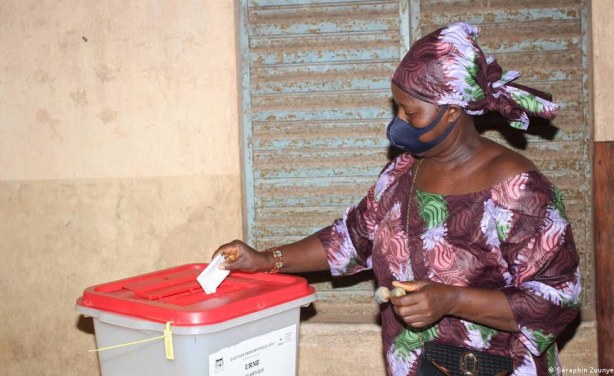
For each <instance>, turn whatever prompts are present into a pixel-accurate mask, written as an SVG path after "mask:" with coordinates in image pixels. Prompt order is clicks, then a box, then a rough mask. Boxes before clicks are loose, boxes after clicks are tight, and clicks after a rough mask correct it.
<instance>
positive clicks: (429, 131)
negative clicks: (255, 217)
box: [217, 23, 580, 376]
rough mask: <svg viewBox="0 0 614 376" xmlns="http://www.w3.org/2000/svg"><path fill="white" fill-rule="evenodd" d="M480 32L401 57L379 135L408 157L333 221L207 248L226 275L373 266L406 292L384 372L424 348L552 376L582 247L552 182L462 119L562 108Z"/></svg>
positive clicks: (404, 368)
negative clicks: (522, 77)
mask: <svg viewBox="0 0 614 376" xmlns="http://www.w3.org/2000/svg"><path fill="white" fill-rule="evenodd" d="M478 32H479V29H478V28H476V27H474V26H472V25H469V24H466V23H455V24H451V25H449V26H447V27H444V28H441V29H439V30H436V31H434V32H433V33H431V34H429V35H427V36H426V37H424V38H422V39H420V40H419V41H417V42H416V43H415V44H414V45H413V46H412V48H411V49H410V51H409V52H408V53H407V55H406V56H405V57H404V58H403V60H402V61H401V63H400V65H399V66H398V67H397V69H396V71H395V72H394V75H393V77H392V95H393V98H394V101H395V103H396V105H397V108H398V109H397V113H396V117H395V119H394V120H393V121H392V122H391V123H390V124H389V126H388V129H387V136H388V138H389V140H390V142H391V143H392V144H393V145H395V146H397V147H398V148H401V149H403V150H405V151H406V153H404V154H402V155H400V156H399V157H397V158H395V159H394V160H393V161H391V162H390V163H389V164H388V165H387V166H386V167H385V168H384V169H383V171H382V172H381V174H380V176H379V178H378V179H377V181H376V183H375V185H374V186H373V187H372V188H371V189H370V190H369V192H368V194H367V195H366V197H365V198H364V199H363V200H362V201H361V202H360V203H359V204H358V205H356V206H353V207H351V208H349V209H348V210H347V212H346V213H345V215H344V217H343V218H342V219H338V220H336V221H335V222H334V223H333V224H332V225H331V226H329V227H326V228H324V229H322V230H320V231H319V232H317V233H316V234H313V235H311V236H308V237H307V238H305V239H303V240H301V241H299V242H296V243H293V244H287V245H283V246H280V247H277V248H273V249H270V250H266V251H265V252H257V251H256V250H254V249H253V248H251V247H249V246H247V245H246V244H244V243H243V242H240V241H233V242H231V243H229V244H225V245H223V246H221V247H220V249H218V251H217V253H219V252H221V253H223V254H224V255H225V257H226V263H225V264H224V265H223V266H222V267H223V268H226V269H229V270H236V269H241V270H247V271H270V272H277V271H279V270H282V271H283V272H287V273H294V272H305V271H316V270H330V271H331V273H332V274H333V275H343V274H352V273H357V272H359V271H361V270H364V269H373V271H374V275H375V278H376V280H377V283H378V284H379V285H380V286H386V287H389V288H392V287H393V286H397V287H402V288H403V289H404V290H405V291H407V292H409V293H408V294H406V295H404V296H401V297H392V298H391V301H390V303H385V304H383V305H382V311H381V315H382V338H383V342H384V349H385V356H386V359H387V367H388V373H389V374H391V375H402V376H405V375H414V374H416V373H417V372H418V367H419V365H420V359H421V358H422V357H425V358H426V356H425V355H424V354H426V351H425V348H426V347H425V346H426V345H425V344H447V345H454V346H457V347H460V348H464V349H470V350H478V351H481V352H482V353H486V354H494V355H501V356H505V357H508V358H509V357H511V359H512V361H513V374H516V375H521V374H527V375H536V374H538V375H542V374H561V371H560V365H559V360H558V352H557V348H556V343H555V340H556V337H557V335H558V334H559V333H560V332H561V331H562V330H563V329H564V327H565V326H566V325H567V324H568V323H569V322H571V321H572V320H573V319H574V318H575V316H576V315H577V312H578V308H579V292H580V274H579V268H578V255H577V252H576V249H575V246H574V241H573V237H572V234H571V228H570V225H569V221H568V220H567V217H566V214H565V209H564V205H563V202H562V198H561V194H560V192H559V190H558V189H557V188H556V187H555V186H554V185H552V184H551V183H550V182H549V181H548V180H547V179H546V177H544V175H542V174H541V173H540V172H539V171H537V168H536V167H535V165H534V164H533V163H532V162H531V161H529V160H528V159H526V158H525V157H523V156H522V155H520V154H518V153H516V152H514V151H512V150H509V149H507V148H505V147H503V146H501V145H499V144H497V143H495V142H493V141H491V140H488V139H486V138H484V137H481V136H480V135H479V133H478V132H477V131H476V129H475V127H474V124H473V119H472V116H473V115H480V114H482V113H484V112H485V111H493V110H494V111H498V112H499V113H501V114H502V115H503V116H504V117H505V118H507V119H508V121H509V122H510V124H511V125H512V126H514V127H517V128H522V129H526V127H527V126H528V115H534V116H540V117H543V118H546V119H552V118H554V116H555V114H556V112H557V111H558V107H557V106H556V105H555V104H554V103H551V102H549V101H548V100H546V99H545V95H534V94H535V93H537V92H536V91H534V90H532V89H529V88H526V87H521V86H520V85H515V84H513V83H512V81H513V80H514V79H516V78H517V77H518V76H519V74H518V73H517V72H514V71H509V72H506V73H503V72H502V70H501V68H500V67H499V66H498V65H497V63H496V62H495V60H494V59H493V58H492V57H485V56H484V54H483V52H482V51H481V49H480V47H479V46H478V45H477V43H476V42H475V38H476V37H477V34H478ZM541 94H543V93H541ZM438 365H439V366H443V367H445V368H450V367H454V366H453V365H452V366H449V365H446V364H438ZM474 365H475V364H474ZM474 365H469V366H474ZM464 366H465V367H466V366H467V365H464ZM478 366H479V364H478ZM469 371H471V370H469Z"/></svg>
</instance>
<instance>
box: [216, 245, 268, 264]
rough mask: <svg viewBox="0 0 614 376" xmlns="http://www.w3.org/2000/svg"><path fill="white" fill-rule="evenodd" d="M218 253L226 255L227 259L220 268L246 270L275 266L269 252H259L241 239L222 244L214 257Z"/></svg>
mask: <svg viewBox="0 0 614 376" xmlns="http://www.w3.org/2000/svg"><path fill="white" fill-rule="evenodd" d="M218 254H222V255H223V256H224V259H225V261H224V262H223V263H222V264H220V269H224V270H242V271H246V272H263V271H268V270H270V269H271V268H272V266H273V257H272V256H271V255H269V254H268V253H267V252H258V251H256V250H255V249H254V248H252V247H250V246H249V245H247V244H245V243H243V242H242V241H240V240H233V241H231V242H230V243H226V244H223V245H221V246H220V247H219V248H218V249H217V250H216V251H215V253H214V254H213V256H212V259H213V258H215V257H216V256H217V255H218Z"/></svg>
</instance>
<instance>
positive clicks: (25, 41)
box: [0, 0, 242, 375]
mask: <svg viewBox="0 0 614 376" xmlns="http://www.w3.org/2000/svg"><path fill="white" fill-rule="evenodd" d="M234 15H235V5H234V1H233V0H215V1H209V0H207V1H194V0H173V1H148V0H143V1H140V0H139V1H119V0H117V1H111V0H109V1H94V0H83V1H75V0H49V1H39V0H2V1H1V2H0V56H1V57H0V259H1V260H2V263H0V282H1V286H2V287H1V288H0V297H1V301H0V317H1V318H2V321H1V322H0V375H95V374H97V372H98V371H97V358H96V355H95V354H93V353H88V352H86V350H87V349H91V348H94V346H95V344H94V336H93V335H92V334H91V332H89V331H91V327H90V324H91V320H80V319H79V315H78V314H77V313H76V312H75V311H74V309H73V307H74V302H75V299H76V298H77V297H78V296H80V295H81V293H82V290H83V289H84V288H85V287H88V286H91V285H94V284H97V283H102V282H106V281H111V280H114V279H118V278H123V277H127V276H130V275H135V274H137V273H143V272H148V271H152V270H157V269H161V268H167V267H171V266H176V265H181V264H183V263H189V262H201V261H204V260H208V259H209V256H210V254H211V253H212V252H213V251H214V250H215V249H216V247H217V246H218V245H219V244H220V243H222V242H224V241H227V240H229V239H233V238H236V237H240V236H241V234H242V227H241V226H242V219H241V183H240V181H241V180H240V150H239V136H238V134H239V133H238V132H239V126H238V124H239V120H238V112H239V111H238V99H237V77H236V71H237V69H236V46H235V25H234V19H235V16H234Z"/></svg>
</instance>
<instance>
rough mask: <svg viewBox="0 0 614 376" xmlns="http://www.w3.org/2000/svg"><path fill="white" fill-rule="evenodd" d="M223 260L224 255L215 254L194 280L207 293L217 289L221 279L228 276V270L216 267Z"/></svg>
mask: <svg viewBox="0 0 614 376" xmlns="http://www.w3.org/2000/svg"><path fill="white" fill-rule="evenodd" d="M223 261H224V256H222V255H217V256H216V257H215V258H214V259H213V260H211V263H210V264H209V265H208V266H207V267H206V268H205V270H203V271H202V272H201V273H200V274H199V275H198V277H196V280H197V281H198V283H199V284H200V285H201V286H202V288H203V290H205V293H207V294H213V293H214V292H215V291H217V287H218V286H219V285H220V283H222V281H223V280H224V279H225V278H226V276H228V274H229V273H230V271H229V270H221V269H218V265H220V264H221V263H222V262H223Z"/></svg>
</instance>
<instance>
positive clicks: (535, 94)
mask: <svg viewBox="0 0 614 376" xmlns="http://www.w3.org/2000/svg"><path fill="white" fill-rule="evenodd" d="M479 32H480V29H479V28H477V27H475V26H473V25H470V24H467V23H464V22H457V23H453V24H451V25H449V26H446V27H444V28H441V29H438V30H435V31H434V32H432V33H430V34H429V35H427V36H425V37H424V38H422V39H420V40H418V41H416V42H415V43H414V44H413V45H412V47H411V48H410V50H409V52H407V54H406V55H405V57H404V58H403V60H402V61H401V63H400V64H399V66H398V67H397V69H396V71H395V72H394V75H393V76H392V82H393V83H394V84H396V85H397V86H398V87H399V88H400V89H402V90H403V91H405V92H407V93H408V94H410V95H412V96H414V97H416V98H418V99H420V100H423V101H426V102H429V103H433V104H438V105H444V104H451V105H456V106H459V107H462V108H463V109H464V110H465V112H467V114H469V115H482V114H483V113H484V112H486V111H498V112H499V113H501V115H503V116H504V117H505V118H506V119H507V120H508V121H509V123H510V125H511V126H512V127H514V128H520V129H527V127H528V126H529V117H528V115H534V116H539V117H542V118H545V119H549V120H551V119H554V117H555V116H556V113H557V112H558V110H559V106H558V105H557V104H555V103H553V102H550V99H551V98H550V96H549V95H548V94H546V93H543V92H540V91H538V90H535V89H531V88H528V87H525V86H521V85H518V84H514V83H513V82H512V81H514V80H515V79H517V78H518V77H520V73H518V72H516V71H507V72H503V70H502V69H501V67H500V66H499V64H497V62H496V60H495V58H494V57H492V56H485V55H484V53H483V52H482V49H481V48H480V46H478V44H477V43H476V41H475V39H476V38H477V35H478V34H479Z"/></svg>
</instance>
